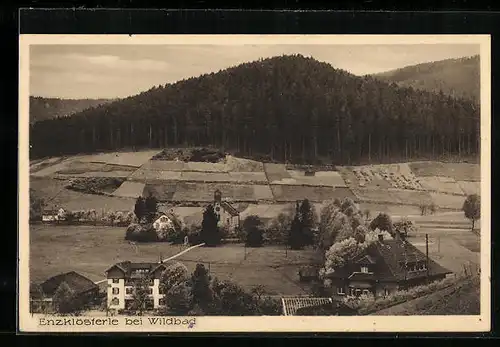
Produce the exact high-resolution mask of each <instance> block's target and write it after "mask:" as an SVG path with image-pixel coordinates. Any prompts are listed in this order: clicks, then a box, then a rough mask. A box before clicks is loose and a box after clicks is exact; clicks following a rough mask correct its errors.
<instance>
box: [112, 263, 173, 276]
mask: <svg viewBox="0 0 500 347" xmlns="http://www.w3.org/2000/svg"><path fill="white" fill-rule="evenodd" d="M174 264H177V262H176V261H166V262H163V263H161V264H160V263H159V262H156V263H132V262H130V261H122V262H120V263H116V264H115V265H113V266H111V267H110V268H109V269H107V270H106V273H107V272H108V271H109V270H111V269H112V268H114V267H117V268H119V269H120V270H122V271H123V272H124V274H125V277H130V276H131V275H132V272H133V271H134V270H140V269H144V270H147V271H148V273H150V272H152V271H154V270H156V269H157V268H158V267H160V266H163V267H165V268H167V267H170V266H172V265H174Z"/></svg>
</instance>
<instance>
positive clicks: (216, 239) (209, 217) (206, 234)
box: [200, 205, 221, 247]
mask: <svg viewBox="0 0 500 347" xmlns="http://www.w3.org/2000/svg"><path fill="white" fill-rule="evenodd" d="M217 222H218V221H217V215H216V214H215V211H214V207H213V206H212V205H208V206H207V208H206V209H205V211H204V212H203V221H202V223H201V233H200V238H201V241H202V242H204V243H205V245H206V246H209V247H214V246H217V245H219V244H220V242H221V237H220V233H219V227H218V226H217Z"/></svg>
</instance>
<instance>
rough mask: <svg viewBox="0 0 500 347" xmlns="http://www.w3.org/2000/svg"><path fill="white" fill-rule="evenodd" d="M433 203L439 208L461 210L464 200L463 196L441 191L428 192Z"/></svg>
mask: <svg viewBox="0 0 500 347" xmlns="http://www.w3.org/2000/svg"><path fill="white" fill-rule="evenodd" d="M430 195H431V197H432V200H433V201H434V203H435V204H436V205H437V206H439V207H440V208H447V209H453V210H461V209H462V206H463V204H464V201H465V197H464V196H459V195H450V194H443V193H430Z"/></svg>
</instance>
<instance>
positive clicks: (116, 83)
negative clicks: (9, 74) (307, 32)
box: [30, 44, 479, 99]
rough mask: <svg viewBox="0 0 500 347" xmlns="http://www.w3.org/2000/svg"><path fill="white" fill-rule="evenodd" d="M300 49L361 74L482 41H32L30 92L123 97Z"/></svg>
mask: <svg viewBox="0 0 500 347" xmlns="http://www.w3.org/2000/svg"><path fill="white" fill-rule="evenodd" d="M295 53H300V54H302V55H304V56H307V57H313V58H315V59H317V60H319V61H322V62H327V63H329V64H331V65H332V66H333V67H335V68H340V69H344V70H347V71H349V72H351V73H353V74H355V75H365V74H372V73H378V72H384V71H389V70H393V69H397V68H401V67H405V66H409V65H415V64H419V63H425V62H431V61H438V60H444V59H449V58H460V57H467V56H472V55H476V54H479V45H472V44H429V45H423V44H418V45H371V46H370V45H276V44H274V45H220V46H217V45H196V46H195V45H32V46H31V47H30V95H32V96H43V97H56V98H64V99H80V98H88V99H97V98H122V97H127V96H131V95H136V94H138V93H140V92H142V91H145V90H148V89H150V88H151V87H152V86H157V85H160V84H162V85H164V84H166V83H174V82H176V81H179V80H182V79H186V78H189V77H197V76H199V75H202V74H205V73H210V72H217V71H220V70H223V69H226V68H228V67H231V66H236V65H239V64H241V63H244V62H249V61H253V60H257V59H259V58H268V57H273V56H278V55H283V54H295Z"/></svg>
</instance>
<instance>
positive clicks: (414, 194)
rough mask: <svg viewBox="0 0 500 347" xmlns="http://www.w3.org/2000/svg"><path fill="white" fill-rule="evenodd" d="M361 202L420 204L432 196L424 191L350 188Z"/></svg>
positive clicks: (427, 202) (428, 200)
mask: <svg viewBox="0 0 500 347" xmlns="http://www.w3.org/2000/svg"><path fill="white" fill-rule="evenodd" d="M352 191H353V193H354V194H355V195H356V197H357V198H358V199H359V200H360V201H361V202H365V203H366V202H368V203H378V204H401V205H417V206H418V205H420V204H422V203H425V204H430V203H431V202H432V198H431V195H430V193H428V192H424V191H412V190H395V189H379V190H375V189H366V188H356V189H353V190H352Z"/></svg>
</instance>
